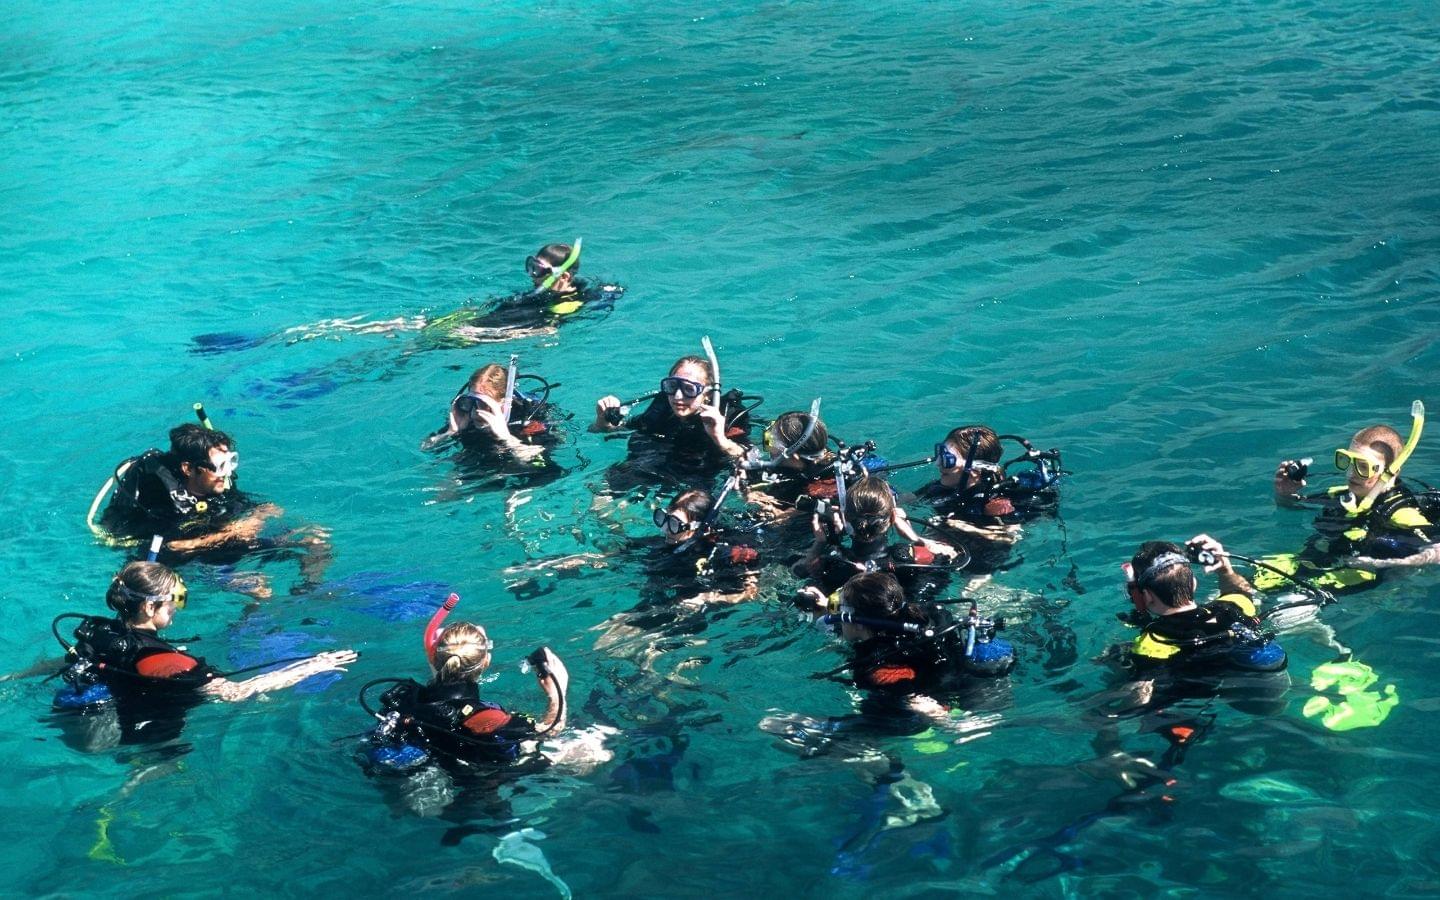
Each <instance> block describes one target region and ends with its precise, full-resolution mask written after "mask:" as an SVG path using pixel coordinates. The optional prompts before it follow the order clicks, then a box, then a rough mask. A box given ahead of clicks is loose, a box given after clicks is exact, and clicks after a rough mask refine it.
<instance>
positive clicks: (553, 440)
mask: <svg viewBox="0 0 1440 900" xmlns="http://www.w3.org/2000/svg"><path fill="white" fill-rule="evenodd" d="M559 419H560V416H559V415H558V414H557V410H556V408H555V407H554V406H552V405H551V404H549V403H547V402H545V401H544V400H542V399H541V396H540V395H539V394H530V393H526V392H523V391H519V390H517V391H515V395H514V399H513V401H512V402H511V405H510V434H511V435H512V436H513V437H515V438H518V439H519V440H520V442H521V443H524V444H528V445H530V446H538V447H544V448H545V449H546V451H547V452H546V453H544V454H543V455H540V456H537V457H535V458H534V459H532V460H529V461H521V460H518V459H516V458H515V457H514V456H512V455H511V454H510V453H509V452H508V451H507V450H506V449H505V447H504V445H503V444H502V443H501V442H500V441H499V440H497V439H496V437H495V435H494V434H492V433H491V431H490V429H489V428H488V427H487V426H484V425H476V426H473V427H470V428H466V429H464V430H463V431H461V432H460V433H459V434H457V435H456V436H455V441H456V443H458V444H459V445H460V447H461V453H460V454H459V455H458V456H456V458H455V461H456V464H457V466H459V467H460V468H461V469H462V470H463V475H464V477H465V478H466V479H467V480H468V479H469V478H470V477H471V476H474V477H481V478H483V477H488V476H493V475H495V474H496V473H497V472H498V473H499V474H501V475H505V476H512V477H516V478H521V479H524V480H525V481H526V482H531V483H539V482H545V481H552V480H554V479H555V478H558V477H560V476H561V475H563V474H564V473H565V470H564V469H563V468H561V467H560V466H559V465H557V464H556V463H555V461H554V460H553V459H552V458H551V457H550V453H549V451H550V450H551V449H553V448H554V447H556V446H558V445H559V444H560V443H561V441H562V440H563V437H562V434H561V431H560V428H559ZM448 429H449V425H448V423H447V424H446V425H442V426H441V427H440V428H438V429H436V430H435V431H434V432H432V433H431V435H430V437H431V438H436V437H438V436H439V435H441V434H444V433H445V432H446V431H447V430H448Z"/></svg>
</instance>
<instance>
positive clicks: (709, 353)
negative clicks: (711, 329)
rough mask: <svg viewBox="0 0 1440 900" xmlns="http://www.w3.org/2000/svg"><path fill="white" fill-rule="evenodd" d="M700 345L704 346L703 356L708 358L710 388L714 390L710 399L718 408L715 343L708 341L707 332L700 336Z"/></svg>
mask: <svg viewBox="0 0 1440 900" xmlns="http://www.w3.org/2000/svg"><path fill="white" fill-rule="evenodd" d="M700 346H701V347H704V348H705V358H706V359H708V360H710V381H711V390H713V391H714V393H712V394H711V395H710V400H711V403H713V404H714V406H715V408H716V409H719V408H720V391H721V387H720V360H719V359H718V358H716V356H715V345H714V344H712V343H710V335H708V334H707V335H705V336H704V337H702V338H700Z"/></svg>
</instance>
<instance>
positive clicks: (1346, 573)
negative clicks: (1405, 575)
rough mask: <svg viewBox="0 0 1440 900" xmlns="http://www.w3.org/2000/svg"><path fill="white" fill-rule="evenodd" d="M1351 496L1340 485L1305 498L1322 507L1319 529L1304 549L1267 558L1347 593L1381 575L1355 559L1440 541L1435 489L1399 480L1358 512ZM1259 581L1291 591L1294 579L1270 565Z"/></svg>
mask: <svg viewBox="0 0 1440 900" xmlns="http://www.w3.org/2000/svg"><path fill="white" fill-rule="evenodd" d="M1346 496H1348V490H1347V488H1345V487H1344V486H1340V487H1336V488H1333V489H1331V490H1330V491H1328V492H1326V493H1324V494H1311V495H1307V496H1303V497H1300V498H1299V499H1300V502H1301V503H1304V504H1306V505H1310V506H1319V507H1320V511H1319V514H1318V515H1316V517H1315V531H1314V533H1313V534H1311V536H1310V537H1309V539H1308V540H1307V541H1306V542H1305V546H1304V547H1303V548H1302V549H1301V550H1300V552H1298V553H1294V554H1279V555H1272V556H1266V557H1264V561H1265V562H1266V563H1268V564H1270V565H1272V566H1275V567H1277V568H1280V569H1282V570H1283V571H1286V572H1289V573H1290V574H1298V575H1299V576H1300V577H1302V578H1307V579H1310V580H1313V581H1314V582H1315V583H1316V584H1318V585H1320V586H1321V587H1324V588H1326V589H1328V590H1331V591H1334V592H1337V593H1343V592H1346V591H1354V590H1359V589H1362V588H1365V587H1369V586H1370V585H1372V584H1374V583H1375V582H1376V581H1378V580H1379V578H1380V574H1379V573H1376V572H1373V571H1370V570H1369V569H1361V568H1357V567H1354V566H1348V565H1346V564H1345V563H1346V561H1347V560H1348V559H1349V557H1351V556H1357V555H1358V556H1372V557H1375V558H1377V559H1379V558H1397V557H1404V556H1409V555H1411V554H1413V553H1416V552H1419V551H1420V550H1421V549H1423V548H1424V547H1426V546H1428V545H1430V544H1434V543H1437V542H1440V497H1437V495H1436V494H1435V493H1433V492H1429V491H1427V492H1425V493H1423V494H1416V493H1415V492H1413V491H1412V490H1410V488H1409V487H1408V486H1407V485H1405V484H1403V483H1401V482H1400V480H1399V479H1397V480H1396V482H1395V485H1394V486H1393V487H1391V488H1390V490H1388V491H1386V492H1385V493H1383V494H1381V495H1380V496H1379V497H1377V498H1375V502H1374V503H1373V504H1372V505H1371V506H1370V508H1369V509H1367V510H1366V511H1365V512H1362V513H1358V514H1356V513H1350V512H1347V511H1346V510H1345V507H1344V506H1343V505H1342V504H1341V498H1343V497H1346ZM1253 580H1254V583H1255V587H1256V588H1258V589H1260V590H1262V591H1272V590H1289V589H1291V585H1290V582H1288V581H1287V580H1286V579H1284V578H1282V577H1281V576H1279V575H1276V574H1275V573H1274V572H1271V571H1269V570H1266V569H1259V570H1257V571H1256V572H1255V577H1254V579H1253Z"/></svg>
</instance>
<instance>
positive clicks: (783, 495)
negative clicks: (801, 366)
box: [743, 400, 837, 522]
mask: <svg viewBox="0 0 1440 900" xmlns="http://www.w3.org/2000/svg"><path fill="white" fill-rule="evenodd" d="M819 407H820V401H818V400H817V401H815V404H814V405H813V406H812V407H811V411H810V412H809V413H804V412H799V411H798V410H795V411H791V412H784V413H781V414H780V415H778V416H776V417H775V421H773V422H771V423H770V424H769V425H767V426H766V427H765V431H764V433H763V435H762V440H761V448H762V449H761V450H758V451H757V450H756V449H755V448H753V447H752V448H751V450H750V453H749V454H748V456H747V458H746V460H745V462H744V464H743V468H744V471H745V474H746V499H747V500H749V501H750V503H752V504H754V505H755V506H757V507H758V508H759V509H760V511H761V513H762V514H763V515H764V517H765V519H766V521H769V522H782V521H786V520H789V519H793V518H794V517H795V514H796V513H797V512H813V511H814V508H815V500H816V499H817V498H821V497H823V498H826V499H833V498H834V497H835V496H836V489H835V478H836V470H835V463H836V461H837V457H836V455H835V453H833V452H832V451H831V450H830V449H829V443H830V431H829V429H827V428H826V427H825V422H824V421H822V420H821V418H820V415H819ZM802 507H807V508H805V509H802Z"/></svg>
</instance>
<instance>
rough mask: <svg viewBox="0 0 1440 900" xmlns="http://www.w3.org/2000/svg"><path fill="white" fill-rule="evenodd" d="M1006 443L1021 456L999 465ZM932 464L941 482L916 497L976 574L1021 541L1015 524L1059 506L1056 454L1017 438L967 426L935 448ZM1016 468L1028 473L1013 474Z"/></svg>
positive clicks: (999, 560)
mask: <svg viewBox="0 0 1440 900" xmlns="http://www.w3.org/2000/svg"><path fill="white" fill-rule="evenodd" d="M1006 440H1010V441H1014V442H1016V443H1018V444H1020V445H1021V447H1022V448H1023V452H1022V453H1021V454H1020V455H1019V456H1017V457H1015V458H1014V459H1011V460H1009V461H1002V459H1003V456H1004V447H1003V442H1004V441H1006ZM931 459H932V460H933V461H934V463H935V466H936V467H937V468H938V469H939V472H940V477H939V478H937V479H936V480H934V481H931V482H929V483H927V484H925V485H924V486H922V487H921V488H920V489H919V490H917V491H916V492H915V497H916V499H917V500H920V501H921V502H923V503H927V504H929V505H930V506H931V508H933V509H934V510H935V513H936V515H935V516H934V517H933V518H931V519H930V520H929V521H928V524H930V525H931V526H932V527H934V528H936V529H938V530H939V531H941V532H942V533H943V534H945V535H946V537H947V538H949V539H950V540H952V541H954V542H957V543H960V544H963V545H964V546H965V548H966V549H967V550H968V551H969V552H970V554H971V556H972V557H973V558H974V562H973V564H972V569H973V570H975V571H989V570H993V569H995V568H997V567H999V566H1000V565H1001V564H1003V563H1004V561H1005V559H1006V557H1007V556H1008V555H1009V552H1010V549H1011V548H1012V547H1013V546H1014V545H1015V543H1016V542H1017V541H1019V539H1020V525H1021V524H1022V523H1024V522H1028V521H1030V520H1032V519H1034V518H1036V517H1037V516H1040V515H1043V514H1045V513H1052V512H1054V510H1055V509H1056V508H1057V506H1058V503H1059V491H1058V489H1057V486H1056V485H1057V482H1058V481H1059V480H1060V477H1061V470H1060V453H1059V451H1058V450H1036V449H1035V447H1034V446H1032V445H1031V444H1030V442H1029V441H1027V440H1025V439H1024V438H1022V437H1020V436H1018V435H1012V434H1007V435H999V434H996V433H995V431H994V429H991V428H989V427H987V426H985V425H966V426H963V427H960V428H956V429H954V430H952V431H951V432H950V433H949V434H947V435H946V436H945V440H943V441H941V442H940V443H938V444H936V445H935V451H934V455H933V456H932V457H931ZM1021 465H1024V466H1028V468H1023V469H1015V470H1014V471H1013V472H1012V468H1013V467H1016V466H1021Z"/></svg>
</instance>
